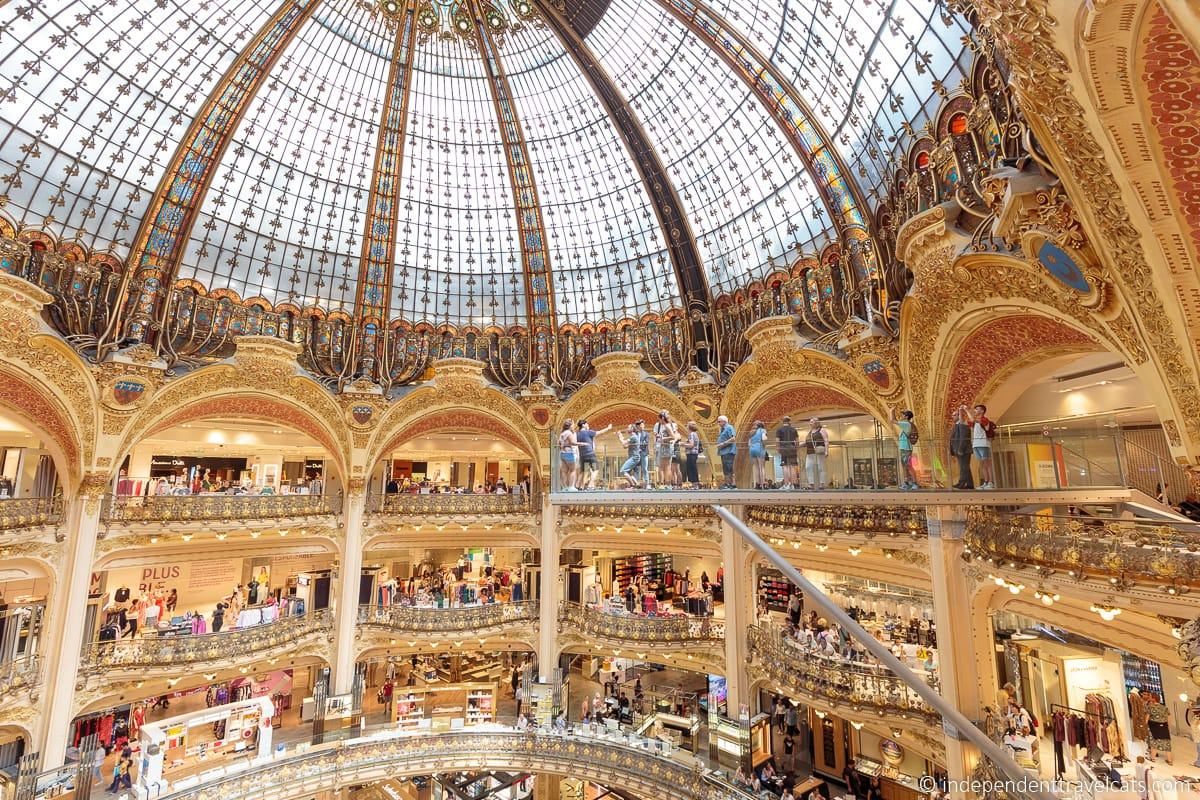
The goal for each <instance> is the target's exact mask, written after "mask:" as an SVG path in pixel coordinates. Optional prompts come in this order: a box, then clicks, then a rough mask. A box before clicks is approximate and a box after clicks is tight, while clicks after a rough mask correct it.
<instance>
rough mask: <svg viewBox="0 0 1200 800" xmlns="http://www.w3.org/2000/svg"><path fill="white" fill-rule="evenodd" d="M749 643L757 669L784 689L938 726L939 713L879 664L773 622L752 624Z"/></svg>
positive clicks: (933, 682) (851, 708)
mask: <svg viewBox="0 0 1200 800" xmlns="http://www.w3.org/2000/svg"><path fill="white" fill-rule="evenodd" d="M748 643H749V652H750V655H751V658H752V659H753V664H754V667H755V669H756V670H757V671H759V672H761V673H762V675H763V677H765V678H767V679H769V680H770V681H772V682H773V683H775V684H776V685H778V686H780V687H782V688H783V689H784V690H787V689H789V688H790V689H792V690H793V691H796V692H798V693H799V694H801V695H807V696H810V697H814V698H817V699H821V700H825V701H826V702H828V703H830V704H833V705H837V706H840V707H843V708H845V709H847V710H848V711H857V712H860V713H861V712H868V713H873V714H877V715H879V716H884V717H888V718H896V717H899V718H912V719H917V720H920V721H924V722H926V723H928V724H930V725H937V724H939V721H940V719H941V717H940V716H939V715H938V714H937V712H936V711H934V710H933V709H932V708H931V707H930V706H929V705H927V704H926V703H925V701H924V700H922V699H921V697H920V695H918V694H917V693H916V692H914V691H913V690H912V689H911V688H910V687H909V686H908V685H907V684H905V683H904V681H902V680H900V678H898V677H896V676H895V675H894V674H892V673H891V672H890V671H889V670H887V669H886V668H884V667H883V666H881V665H879V664H876V663H874V662H848V661H844V660H842V659H839V658H836V657H832V656H824V655H821V654H819V653H816V652H814V651H812V650H810V649H808V648H805V647H803V646H802V645H801V644H800V643H798V642H796V643H793V642H791V641H789V640H788V639H786V638H785V637H784V636H783V632H782V631H781V630H780V629H778V628H775V627H771V626H763V625H752V626H751V627H750V630H749V632H748ZM929 682H930V685H932V686H934V687H935V688H936V686H937V678H936V676H933V675H931V676H929Z"/></svg>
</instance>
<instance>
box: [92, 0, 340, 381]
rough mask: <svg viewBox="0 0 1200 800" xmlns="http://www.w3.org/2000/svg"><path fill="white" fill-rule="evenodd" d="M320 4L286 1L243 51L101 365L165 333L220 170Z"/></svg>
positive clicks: (178, 165)
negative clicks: (182, 266) (172, 296)
mask: <svg viewBox="0 0 1200 800" xmlns="http://www.w3.org/2000/svg"><path fill="white" fill-rule="evenodd" d="M320 3H321V0H284V2H283V3H282V4H281V5H280V7H279V9H278V10H277V11H276V12H275V13H274V14H272V15H271V18H270V19H269V20H267V22H266V24H265V25H263V27H262V28H261V29H260V30H259V32H258V33H257V34H256V35H255V36H254V38H253V39H251V40H250V43H249V44H247V45H246V46H245V47H244V48H242V51H241V52H240V53H238V56H237V58H236V59H234V61H233V63H232V64H230V65H229V69H227V70H226V71H225V74H224V75H223V76H222V77H221V80H220V82H219V83H218V84H217V85H216V87H215V88H214V89H213V91H212V93H211V94H210V95H209V97H208V100H207V101H206V102H205V104H204V107H203V108H201V109H200V111H199V112H198V113H197V114H196V116H195V118H194V119H193V120H192V124H191V126H190V127H189V128H188V131H187V133H186V134H185V135H184V137H183V139H182V140H181V141H180V143H179V147H178V148H177V149H176V150H175V157H174V158H172V159H171V166H170V167H169V168H168V169H167V170H166V172H164V173H163V176H162V179H161V180H160V181H159V184H158V189H157V190H156V191H155V193H154V199H153V200H152V201H151V203H150V207H149V208H148V209H147V210H146V216H145V217H144V218H143V219H142V225H141V227H140V228H139V229H138V233H137V237H136V238H135V239H134V245H133V247H132V248H131V249H130V251H129V261H128V263H127V265H126V268H125V274H124V276H123V277H122V279H121V288H120V291H119V292H118V293H117V304H116V307H115V309H114V310H113V312H112V316H111V319H110V321H109V324H108V327H107V329H106V330H105V332H104V334H103V335H102V336H101V337H100V341H99V342H97V345H96V358H97V359H98V360H99V359H103V358H104V356H105V355H106V354H107V353H108V352H109V351H111V350H112V349H113V348H114V347H115V346H116V345H117V344H118V343H119V342H120V341H122V340H123V339H133V340H136V341H139V342H142V341H146V339H147V338H148V337H150V336H151V335H152V334H153V332H154V331H155V329H156V328H160V327H161V325H162V319H163V317H164V316H165V314H166V306H167V303H166V298H167V295H168V294H169V293H170V290H171V286H172V284H174V282H175V276H176V274H177V273H178V272H179V262H180V259H181V257H182V256H183V251H184V248H185V247H186V246H187V240H188V237H189V236H190V235H191V232H192V227H193V226H194V225H195V224H196V216H197V214H198V213H199V211H200V203H201V202H202V201H203V199H204V195H205V193H206V192H207V190H208V187H209V185H210V184H211V183H212V178H213V174H214V173H215V172H216V168H217V165H218V164H219V163H220V162H221V157H222V156H223V155H224V154H225V150H226V148H227V147H228V146H229V142H230V140H231V139H232V138H233V134H234V132H235V131H236V130H237V128H238V124H239V123H240V122H241V121H242V118H243V117H244V116H245V113H246V109H247V108H249V106H250V101H251V100H252V99H253V98H254V97H255V95H257V94H258V90H259V88H261V87H262V85H263V83H265V82H266V80H267V78H268V76H269V75H270V74H271V70H272V68H273V67H274V66H275V63H276V62H277V61H278V60H279V57H280V56H281V55H282V54H283V51H284V50H286V49H287V47H288V45H289V44H291V42H292V40H293V39H294V38H295V37H296V34H297V33H299V32H300V29H301V28H302V27H304V23H305V22H306V21H307V20H308V18H309V17H310V16H311V15H312V13H313V11H314V10H315V9H316V8H317V6H318V5H320ZM134 278H136V279H137V280H136V283H134V284H133V286H132V287H131V286H130V284H131V282H132V281H133V279H134ZM131 292H132V295H131V296H130V293H131Z"/></svg>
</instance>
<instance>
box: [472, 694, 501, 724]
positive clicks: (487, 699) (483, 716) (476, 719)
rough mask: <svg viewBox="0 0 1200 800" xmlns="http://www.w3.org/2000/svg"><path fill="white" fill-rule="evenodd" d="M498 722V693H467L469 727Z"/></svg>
mask: <svg viewBox="0 0 1200 800" xmlns="http://www.w3.org/2000/svg"><path fill="white" fill-rule="evenodd" d="M495 721H496V692H495V690H494V689H474V690H472V691H470V692H468V693H467V716H466V724H467V725H481V724H483V723H487V722H495Z"/></svg>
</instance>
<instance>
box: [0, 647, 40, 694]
mask: <svg viewBox="0 0 1200 800" xmlns="http://www.w3.org/2000/svg"><path fill="white" fill-rule="evenodd" d="M40 666H41V660H40V659H39V657H38V656H37V655H28V656H19V657H18V658H14V659H10V660H8V661H0V698H6V697H8V696H10V695H11V694H12V693H14V692H19V691H21V690H23V689H32V688H33V687H34V686H37V684H38V681H39V680H40V677H41V672H40V670H39V667H40Z"/></svg>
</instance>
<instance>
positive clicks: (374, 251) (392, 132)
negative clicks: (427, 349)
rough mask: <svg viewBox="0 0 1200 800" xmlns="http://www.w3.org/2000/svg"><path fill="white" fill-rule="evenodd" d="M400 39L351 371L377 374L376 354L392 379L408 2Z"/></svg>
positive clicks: (411, 18)
mask: <svg viewBox="0 0 1200 800" xmlns="http://www.w3.org/2000/svg"><path fill="white" fill-rule="evenodd" d="M395 22H396V32H395V36H396V39H395V43H394V45H393V48H392V64H391V67H390V69H389V72H388V82H387V94H386V95H385V96H384V100H383V112H382V114H381V115H380V119H379V136H378V139H377V142H376V147H375V167H374V171H373V172H372V174H371V197H370V199H369V200H368V202H367V215H366V222H365V224H364V228H363V244H362V266H361V267H360V268H359V275H358V296H357V298H356V299H355V302H354V313H355V315H356V320H355V322H356V327H357V331H356V334H357V335H356V336H355V337H354V341H353V342H352V344H351V346H352V347H354V348H356V349H358V350H359V352H358V353H352V354H351V357H350V358H349V359H347V367H346V368H347V370H350V371H354V370H357V371H360V372H362V373H363V374H364V375H366V376H367V377H370V376H371V374H372V373H374V371H375V370H374V363H368V361H367V360H368V359H377V361H378V364H379V378H380V383H382V384H383V385H384V387H385V391H386V388H387V387H388V385H389V384H390V378H391V375H390V371H391V358H390V355H391V352H390V351H391V344H390V342H389V340H388V337H387V335H386V334H387V326H388V319H389V316H390V307H391V300H392V272H393V269H394V259H395V255H396V227H397V224H398V221H397V220H398V214H399V207H398V206H399V204H398V203H397V198H398V197H399V194H400V177H401V175H400V173H401V171H402V169H403V165H404V141H405V133H406V132H407V130H408V98H409V85H410V84H411V82H412V60H413V53H414V51H415V49H416V48H415V47H414V45H415V44H416V37H417V20H416V12H415V11H414V10H413V6H411V5H406V6H405V7H404V10H403V11H401V12H400V13H399V14H397V15H396V17H395Z"/></svg>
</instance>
